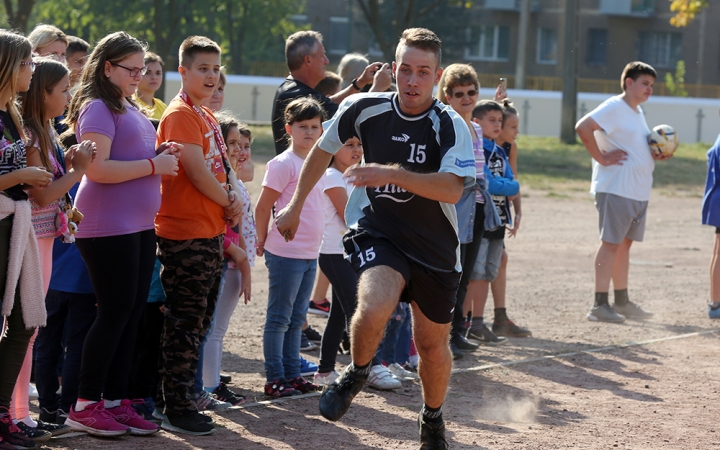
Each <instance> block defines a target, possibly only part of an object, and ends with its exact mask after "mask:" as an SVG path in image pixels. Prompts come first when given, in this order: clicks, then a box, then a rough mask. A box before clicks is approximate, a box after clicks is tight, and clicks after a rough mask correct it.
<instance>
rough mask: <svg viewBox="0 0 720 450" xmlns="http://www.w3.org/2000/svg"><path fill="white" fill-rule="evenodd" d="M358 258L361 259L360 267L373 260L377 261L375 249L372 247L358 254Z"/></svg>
mask: <svg viewBox="0 0 720 450" xmlns="http://www.w3.org/2000/svg"><path fill="white" fill-rule="evenodd" d="M357 255H358V258H359V259H360V267H362V266H364V265H365V264H367V263H369V262H370V261H372V260H373V259H375V247H370V248H369V249H367V250H365V251H364V252H358V254H357Z"/></svg>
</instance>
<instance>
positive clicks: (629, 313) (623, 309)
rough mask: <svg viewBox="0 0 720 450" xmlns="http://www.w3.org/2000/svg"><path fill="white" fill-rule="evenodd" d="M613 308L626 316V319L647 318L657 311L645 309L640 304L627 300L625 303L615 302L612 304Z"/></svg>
mask: <svg viewBox="0 0 720 450" xmlns="http://www.w3.org/2000/svg"><path fill="white" fill-rule="evenodd" d="M612 309H614V310H615V312H616V313H618V314H622V315H623V316H625V318H626V319H631V320H645V319H649V318H651V317H652V316H654V315H655V313H651V312H650V311H645V310H644V309H642V308H641V307H640V305H637V304H635V303H633V302H627V303H626V304H625V305H618V304H617V303H615V304H614V305H613V306H612Z"/></svg>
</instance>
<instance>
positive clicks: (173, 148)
mask: <svg viewBox="0 0 720 450" xmlns="http://www.w3.org/2000/svg"><path fill="white" fill-rule="evenodd" d="M183 148H185V146H184V145H182V144H178V143H177V142H172V141H166V142H163V143H162V144H160V146H159V147H158V148H157V149H156V150H155V154H156V155H161V154H162V153H163V152H164V151H165V150H168V149H169V150H170V154H171V155H175V156H177V157H178V158H179V157H180V150H182V149H183Z"/></svg>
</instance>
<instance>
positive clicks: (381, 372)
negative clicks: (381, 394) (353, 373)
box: [368, 364, 402, 391]
mask: <svg viewBox="0 0 720 450" xmlns="http://www.w3.org/2000/svg"><path fill="white" fill-rule="evenodd" d="M368 385H369V386H370V387H373V388H375V389H381V390H383V391H389V390H391V389H399V388H401V387H402V383H401V382H400V380H398V379H397V378H395V377H394V376H392V374H391V373H390V371H389V370H388V369H387V367H385V366H383V365H382V364H378V365H376V366H372V368H371V369H370V375H368Z"/></svg>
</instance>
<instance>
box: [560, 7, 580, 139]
mask: <svg viewBox="0 0 720 450" xmlns="http://www.w3.org/2000/svg"><path fill="white" fill-rule="evenodd" d="M577 12H578V6H577V1H576V0H565V39H564V41H565V42H564V47H563V59H562V61H563V68H562V72H563V91H562V93H563V94H562V122H561V129H560V139H561V140H562V141H563V142H565V143H566V144H574V143H575V142H577V140H576V136H575V122H576V121H577V84H578V83H577V54H578V52H577V48H578V44H577V41H578V40H577V20H578V14H577Z"/></svg>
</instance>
